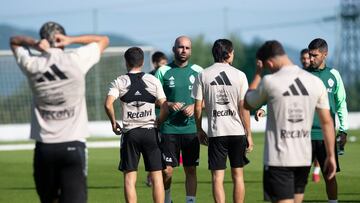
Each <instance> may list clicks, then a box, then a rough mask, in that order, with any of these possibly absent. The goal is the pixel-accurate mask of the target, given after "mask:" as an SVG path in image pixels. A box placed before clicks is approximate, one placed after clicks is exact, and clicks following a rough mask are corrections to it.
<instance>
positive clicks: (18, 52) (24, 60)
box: [14, 47, 34, 72]
mask: <svg viewBox="0 0 360 203" xmlns="http://www.w3.org/2000/svg"><path fill="white" fill-rule="evenodd" d="M14 53H15V58H16V63H17V64H19V66H20V68H21V69H23V70H24V71H26V72H29V71H31V70H30V67H31V64H32V63H33V61H34V57H33V56H31V55H30V52H29V50H28V49H25V48H24V47H18V48H16V49H15V52H14Z"/></svg>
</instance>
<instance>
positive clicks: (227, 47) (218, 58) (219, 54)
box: [212, 39, 234, 62]
mask: <svg viewBox="0 0 360 203" xmlns="http://www.w3.org/2000/svg"><path fill="white" fill-rule="evenodd" d="M233 50H234V49H233V44H232V42H231V41H230V40H228V39H218V40H216V41H215V42H214V45H213V47H212V54H213V57H214V61H215V62H224V61H226V60H227V59H229V58H230V53H231V52H232V51H233Z"/></svg>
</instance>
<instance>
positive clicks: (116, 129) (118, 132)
mask: <svg viewBox="0 0 360 203" xmlns="http://www.w3.org/2000/svg"><path fill="white" fill-rule="evenodd" d="M112 130H113V132H114V133H115V134H116V135H121V134H122V133H123V132H122V129H121V127H120V125H119V123H118V122H115V123H114V124H112Z"/></svg>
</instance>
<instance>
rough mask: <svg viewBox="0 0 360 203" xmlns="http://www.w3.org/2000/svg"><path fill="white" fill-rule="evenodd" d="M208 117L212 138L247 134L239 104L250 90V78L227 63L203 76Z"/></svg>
mask: <svg viewBox="0 0 360 203" xmlns="http://www.w3.org/2000/svg"><path fill="white" fill-rule="evenodd" d="M199 81H200V82H201V84H202V92H203V98H204V100H205V108H206V112H207V116H208V126H209V128H211V130H210V129H209V131H208V136H209V137H213V136H229V135H244V134H245V132H244V127H243V124H242V122H241V119H240V117H239V102H240V100H243V99H244V96H245V93H246V91H247V89H248V83H247V79H246V76H245V74H244V73H243V72H241V71H240V70H238V69H236V68H234V67H232V66H230V65H229V64H227V63H215V64H214V65H212V66H210V67H208V68H206V69H204V71H203V72H202V73H200V74H199Z"/></svg>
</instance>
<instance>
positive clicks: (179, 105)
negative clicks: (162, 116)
mask: <svg viewBox="0 0 360 203" xmlns="http://www.w3.org/2000/svg"><path fill="white" fill-rule="evenodd" d="M168 105H169V108H170V109H171V110H172V111H180V110H181V108H182V107H183V106H184V103H180V102H168Z"/></svg>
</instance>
